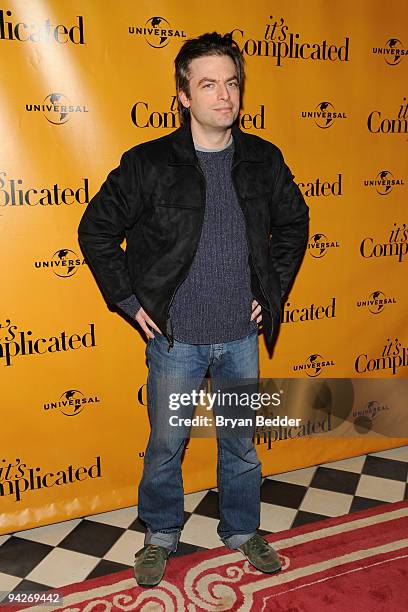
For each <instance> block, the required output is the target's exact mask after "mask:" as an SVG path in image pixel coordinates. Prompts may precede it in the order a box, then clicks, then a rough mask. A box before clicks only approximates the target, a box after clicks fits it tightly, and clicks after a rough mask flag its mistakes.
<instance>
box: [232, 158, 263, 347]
mask: <svg viewBox="0 0 408 612" xmlns="http://www.w3.org/2000/svg"><path fill="white" fill-rule="evenodd" d="M237 165H238V164H235V165H234V166H233V167H232V171H233V170H234V168H236V166H237ZM232 182H233V185H234V188H235V193H236V196H237V199H238V203H239V206H240V208H241V210H242V213H243V215H244V218H245V221H246V216H245V211H244V208H243V206H242V202H241V198H240V196H239V191H238V189H237V186H236V183H235V177H234V173H233V172H232ZM245 236H246V241H247V246H248V252H249V254H250V255H251V260H252V265H253V266H254V270H255V273H256V275H257V277H258V281H259V286H260V287H261V291H262V293H263V295H264V298H265V300H266V304H267V306H264V305H263V304H261V306H264V307H266V309H267V310H269V313H270V319H271V336H272V333H273V318H272V307H271V304H270V302H269V299H268V294H267V293H266V291H265V288H264V286H263V285H262V281H261V275H260V274H259V270H258V269H257V267H256V266H255V261H254V256H253V254H252V251H251V246H250V244H249V240H248V234H247V232H245Z"/></svg>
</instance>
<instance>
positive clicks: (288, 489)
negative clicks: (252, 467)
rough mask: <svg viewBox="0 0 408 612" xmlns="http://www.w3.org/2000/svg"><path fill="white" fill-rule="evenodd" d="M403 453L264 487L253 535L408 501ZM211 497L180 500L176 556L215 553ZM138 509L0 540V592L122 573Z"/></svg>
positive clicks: (137, 538) (136, 530)
mask: <svg viewBox="0 0 408 612" xmlns="http://www.w3.org/2000/svg"><path fill="white" fill-rule="evenodd" d="M407 481H408V446H403V447H400V448H395V449H391V450H386V451H381V452H378V453H372V454H369V455H363V456H361V457H354V458H351V459H344V460H342V461H335V462H331V463H326V464H322V465H320V466H314V467H310V468H305V469H301V470H296V471H293V472H287V473H285V474H277V475H275V476H270V477H267V478H265V479H264V481H263V484H262V509H261V525H260V533H261V534H265V533H271V532H278V531H282V530H284V529H289V528H290V527H296V526H298V525H302V524H305V523H308V522H311V521H317V520H319V519H323V518H327V517H333V516H341V515H344V514H348V513H351V512H355V511H356V510H363V509H365V508H371V507H373V506H377V505H379V504H384V503H390V502H396V501H401V500H403V499H408V484H407ZM217 506H218V494H217V491H216V489H212V490H209V491H201V492H199V493H192V494H190V495H186V496H185V518H186V522H185V527H184V530H183V533H182V538H181V541H180V543H179V548H178V551H177V555H184V554H188V553H190V552H194V551H197V550H203V549H208V548H215V547H217V546H221V545H222V542H221V541H220V540H219V539H218V536H217V533H216V526H217V517H218V507H217ZM143 535H144V529H143V527H142V525H141V524H140V523H139V521H138V518H137V507H136V506H134V507H131V508H124V509H122V510H115V511H113V512H105V513H103V514H97V515H93V516H89V517H84V518H79V519H74V520H69V521H64V522H62V523H57V524H55V525H49V526H46V527H39V528H36V529H28V530H25V531H19V532H16V533H13V534H9V535H0V591H13V590H15V591H23V590H24V591H39V590H46V589H49V588H55V587H61V586H64V585H67V584H71V583H74V582H80V581H82V580H85V579H87V578H94V577H97V576H101V575H104V574H110V573H113V572H117V571H120V570H122V569H127V568H129V567H130V566H132V563H133V557H134V553H135V552H136V551H137V550H138V549H139V548H141V547H142V546H143Z"/></svg>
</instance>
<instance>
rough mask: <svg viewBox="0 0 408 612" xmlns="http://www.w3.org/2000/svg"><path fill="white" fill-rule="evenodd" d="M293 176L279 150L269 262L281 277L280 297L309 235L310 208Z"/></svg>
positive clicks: (299, 261)
mask: <svg viewBox="0 0 408 612" xmlns="http://www.w3.org/2000/svg"><path fill="white" fill-rule="evenodd" d="M293 178H294V175H293V174H292V172H291V171H290V170H289V168H288V166H287V165H286V164H285V161H284V159H283V155H282V153H281V151H280V150H279V149H278V164H277V174H276V182H275V189H274V192H273V196H272V201H271V227H270V230H271V234H272V236H271V242H270V251H269V262H270V265H272V266H273V267H274V268H275V270H276V271H277V273H278V275H279V277H280V283H281V300H282V299H283V298H284V297H285V296H286V294H287V293H288V292H289V289H290V287H291V285H292V282H293V280H294V278H295V276H296V272H297V270H298V267H299V265H300V263H301V261H302V259H303V255H304V252H305V249H306V246H307V241H308V236H309V207H308V206H307V204H306V202H305V200H304V198H303V195H302V193H301V191H300V189H299V187H298V186H297V185H296V183H295V182H294V181H293Z"/></svg>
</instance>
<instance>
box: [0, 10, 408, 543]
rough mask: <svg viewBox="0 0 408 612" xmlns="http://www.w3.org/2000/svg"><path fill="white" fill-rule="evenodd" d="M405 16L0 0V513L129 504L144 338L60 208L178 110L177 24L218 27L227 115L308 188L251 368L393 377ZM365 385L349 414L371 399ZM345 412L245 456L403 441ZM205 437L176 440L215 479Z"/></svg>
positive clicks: (281, 457) (324, 457) (72, 216)
mask: <svg viewBox="0 0 408 612" xmlns="http://www.w3.org/2000/svg"><path fill="white" fill-rule="evenodd" d="M404 17H405V19H404ZM407 17H408V8H407V5H406V3H405V2H404V0H395V1H390V0H389V1H388V2H387V3H384V2H383V1H380V0H361V1H360V2H355V1H353V0H345V1H343V2H341V3H340V2H330V3H328V2H327V0H311V1H309V2H303V1H302V0H289V1H284V0H277V1H276V2H273V4H272V5H271V3H270V2H267V1H266V0H258V2H256V3H249V2H247V1H246V0H234V1H232V0H228V1H226V2H223V3H220V2H218V1H215V0H208V1H207V2H206V4H205V10H204V9H203V4H202V2H199V1H198V0H196V1H194V0H193V1H190V2H188V3H184V2H181V1H180V0H178V1H177V0H163V1H157V2H155V3H153V4H152V3H151V2H149V1H147V0H146V1H142V0H140V1H139V2H137V3H135V2H132V1H131V0H123V1H122V2H120V3H118V2H113V1H112V0H108V1H105V2H104V3H103V5H101V3H100V2H98V1H97V0H89V1H88V2H80V1H79V0H70V2H58V1H56V0H30V1H23V0H21V1H18V0H14V1H12V0H8V1H6V2H4V3H2V6H1V9H0V62H1V66H0V70H1V73H0V74H1V82H2V87H1V95H0V125H1V134H2V147H1V152H0V156H1V165H0V226H1V230H2V240H1V243H0V256H1V261H2V265H1V267H0V283H1V285H0V286H1V312H0V325H1V327H0V373H1V381H0V382H1V387H0V388H1V408H2V422H3V427H2V430H1V433H0V444H1V446H0V448H1V452H0V462H1V463H0V504H1V513H0V532H8V531H14V530H17V529H22V528H28V527H32V526H35V525H41V524H45V523H51V522H55V521H58V520H62V519H66V518H71V517H76V516H83V515H87V514H91V513H96V512H102V511H105V510H108V509H113V508H118V507H122V506H127V505H132V504H135V503H137V484H138V481H139V478H140V475H141V470H142V462H143V450H144V448H145V444H146V441H147V436H148V431H149V428H148V419H147V412H146V406H145V382H146V373H147V370H146V363H145V344H144V342H143V340H142V339H141V337H140V335H139V333H138V332H137V330H136V329H135V328H133V327H132V326H131V325H130V324H129V323H128V322H127V321H125V320H124V319H123V318H122V317H120V316H118V314H117V313H116V312H113V311H110V310H109V309H107V308H106V304H105V302H104V300H103V298H102V295H101V293H100V291H99V289H98V287H97V285H96V283H95V281H94V279H93V277H92V275H91V273H90V270H89V268H88V266H87V265H86V263H85V262H84V260H83V256H82V254H81V252H80V249H79V246H78V243H77V227H78V223H79V220H80V218H81V216H82V213H83V211H84V209H85V207H86V205H87V203H88V202H89V199H90V198H91V197H92V195H93V194H94V193H95V192H96V191H97V190H98V189H99V186H100V184H101V183H102V181H103V180H104V179H105V177H106V175H107V174H108V172H109V171H110V170H111V169H112V168H113V167H115V166H116V165H117V164H118V161H119V159H120V155H121V153H122V152H123V151H124V150H126V149H128V148H130V147H132V146H133V145H135V144H137V143H139V142H142V141H144V140H148V139H152V138H157V137H159V136H162V135H163V134H166V133H168V132H169V131H171V130H172V129H174V127H177V125H178V118H177V114H176V112H175V109H176V104H175V91H174V79H173V59H174V57H175V55H176V53H177V51H178V49H179V47H180V45H181V44H182V43H183V41H184V40H186V38H188V37H194V36H197V35H199V34H200V33H203V32H205V31H213V30H218V31H221V32H226V31H233V32H234V34H233V35H234V38H235V40H236V41H237V42H238V44H239V45H240V48H241V49H242V50H243V52H244V55H245V59H246V65H247V87H246V96H245V101H244V112H243V114H242V118H241V125H242V127H243V129H245V130H248V131H250V132H252V133H254V134H258V135H260V136H262V137H264V138H267V139H269V140H272V141H273V142H274V143H276V144H277V145H278V146H280V147H281V148H282V150H283V152H284V155H285V158H286V161H287V163H288V165H289V166H290V167H291V169H292V171H293V173H294V174H295V180H296V181H297V182H298V183H299V185H300V187H301V189H302V191H303V192H304V194H305V196H306V199H307V201H308V204H309V206H310V212H311V231H310V242H309V247H308V251H307V253H306V255H305V259H304V262H303V265H302V268H301V271H300V273H299V275H298V277H297V280H296V283H295V285H294V287H293V290H292V292H291V294H290V297H289V301H288V303H287V304H286V305H285V307H284V309H283V311H282V321H283V322H282V329H281V334H280V337H279V339H278V342H277V345H276V349H275V352H274V355H273V358H272V360H269V359H268V357H267V353H266V351H265V348H264V346H263V341H261V375H262V376H263V377H282V378H290V377H294V378H302V379H305V380H306V379H309V378H316V379H317V378H318V377H320V378H323V377H335V378H347V377H355V378H356V379H360V378H367V379H368V380H369V381H370V380H371V381H372V382H373V383H374V382H376V381H377V379H389V380H391V381H396V380H397V379H401V378H403V377H406V373H407V364H408V349H407V346H408V330H407V326H406V319H405V318H404V317H405V316H406V307H407V289H406V274H407V273H406V270H407V261H408V253H407V250H408V233H407V225H408V220H407V217H406V204H405V202H406V185H405V182H406V180H407V176H406V174H407V165H406V157H404V155H405V152H406V146H407V117H408V111H407V108H408V107H407V90H406V83H407V66H408V58H407V57H406V56H405V54H406V44H407V41H408V32H407V25H406V24H407ZM404 281H405V282H404ZM376 397H377V396H371V398H368V399H371V400H374V399H376ZM405 397H406V395H405V396H404V395H402V394H401V395H400V396H399V400H398V402H399V403H398V409H400V410H403V409H404V407H405V408H406V405H405V406H404V405H403V402H404V401H405V402H406V400H405ZM366 401H367V398H365V399H364V401H363V402H362V404H361V403H360V404H359V405H358V406H357V405H356V406H355V407H354V408H353V409H355V410H356V411H357V412H355V414H354V413H353V414H354V416H353V418H354V417H355V418H360V417H361V414H363V416H364V415H366V417H367V418H371V417H372V414H373V412H372V408H373V404H371V405H370V404H369V402H367V406H366V407H365V404H364V402H366ZM377 404H378V406H379V405H380V404H379V402H378V401H377ZM370 406H371V407H370ZM357 409H358V410H360V413H361V414H360V416H358V410H357ZM370 410H371V412H370ZM396 411H397V409H395V410H394V411H388V412H387V411H385V410H384V411H383V416H381V418H384V419H385V418H386V417H385V416H384V415H385V414H386V413H387V418H388V419H394V418H395V415H396ZM367 415H368V416H367ZM316 418H317V417H316ZM378 418H380V417H378ZM347 426H348V427H349V428H348V429H347ZM347 426H346V428H345V430H344V431H343V430H342V431H343V434H344V435H342V436H340V435H331V434H330V431H328V432H327V433H316V434H315V435H313V436H311V437H309V438H307V439H301V438H300V437H298V436H295V437H297V438H298V439H295V440H280V441H278V442H274V443H273V444H272V445H271V444H268V443H266V442H265V441H263V440H261V439H259V445H258V449H259V455H260V458H261V459H262V462H263V470H264V473H265V474H271V473H275V472H280V471H286V470H290V469H295V468H298V467H303V466H306V465H313V464H316V463H320V462H325V461H328V460H330V459H336V458H342V457H347V456H352V455H358V454H362V453H365V452H368V451H370V450H378V449H381V448H385V447H391V446H399V445H401V444H403V443H406V442H407V439H406V438H404V439H403V438H396V437H395V435H398V434H395V432H394V433H393V434H392V435H387V436H386V435H382V434H381V432H377V433H375V432H373V431H371V433H370V435H361V436H359V437H356V436H355V435H354V433H355V428H354V429H353V423H352V419H351V420H349V422H348V425H347ZM326 428H327V429H330V427H329V424H327V427H326ZM323 430H324V428H323ZM339 431H340V430H339ZM366 431H367V430H366ZM398 431H399V432H400V435H401V436H402V435H404V436H406V435H407V433H406V428H405V430H404V427H403V426H402V427H401V429H399V430H398ZM353 432H354V433H353ZM272 451H273V452H272ZM215 457H216V453H215V442H214V439H211V440H210V439H198V438H195V439H192V440H191V441H190V443H189V445H188V449H187V453H186V458H185V462H184V480H185V487H186V491H193V490H199V489H202V488H204V487H209V486H215Z"/></svg>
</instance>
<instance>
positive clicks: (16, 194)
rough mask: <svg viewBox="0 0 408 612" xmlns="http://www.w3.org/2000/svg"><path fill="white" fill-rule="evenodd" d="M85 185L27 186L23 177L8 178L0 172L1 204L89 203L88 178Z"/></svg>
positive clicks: (56, 204) (58, 204) (49, 204)
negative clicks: (76, 186)
mask: <svg viewBox="0 0 408 612" xmlns="http://www.w3.org/2000/svg"><path fill="white" fill-rule="evenodd" d="M82 180H83V181H84V184H83V187H78V188H75V187H60V186H59V185H58V183H54V185H52V186H51V185H49V186H48V187H42V188H37V187H36V188H34V187H25V186H24V185H23V180H22V179H15V178H8V177H7V173H6V172H0V206H25V205H27V206H38V205H40V206H60V205H61V204H66V205H68V206H70V205H71V204H75V203H76V204H88V203H89V190H88V179H87V178H84V179H82Z"/></svg>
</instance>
